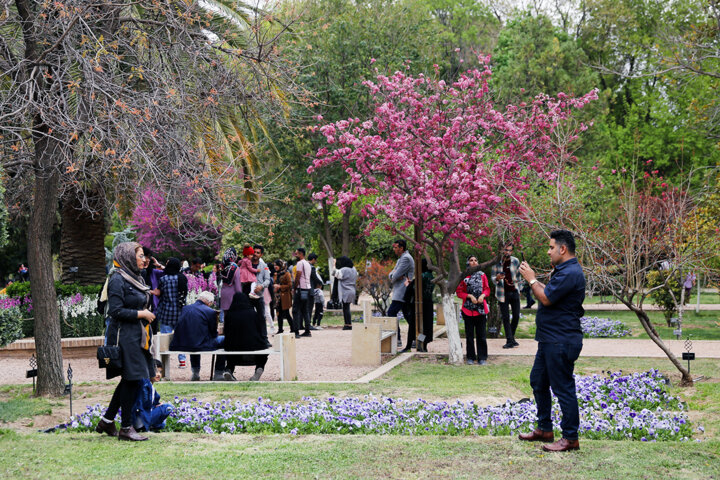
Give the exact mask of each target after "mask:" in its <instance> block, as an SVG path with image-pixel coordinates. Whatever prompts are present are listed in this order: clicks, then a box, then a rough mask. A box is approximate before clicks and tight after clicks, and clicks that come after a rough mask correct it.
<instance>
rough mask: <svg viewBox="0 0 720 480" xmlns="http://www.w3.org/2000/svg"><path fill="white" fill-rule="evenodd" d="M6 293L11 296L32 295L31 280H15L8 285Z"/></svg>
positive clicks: (23, 296) (22, 296)
mask: <svg viewBox="0 0 720 480" xmlns="http://www.w3.org/2000/svg"><path fill="white" fill-rule="evenodd" d="M5 294H6V295H7V296H8V297H11V298H25V297H27V296H29V295H30V282H15V283H13V284H12V285H8V286H7V290H5Z"/></svg>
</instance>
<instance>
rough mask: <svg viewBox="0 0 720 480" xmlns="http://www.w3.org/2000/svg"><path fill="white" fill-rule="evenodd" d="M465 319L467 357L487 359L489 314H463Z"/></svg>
mask: <svg viewBox="0 0 720 480" xmlns="http://www.w3.org/2000/svg"><path fill="white" fill-rule="evenodd" d="M462 318H463V320H465V341H466V342H467V358H468V360H478V361H479V360H487V357H488V349H487V315H477V316H474V317H471V316H470V315H466V314H465V313H463V314H462ZM476 344H477V355H476V354H475V346H476Z"/></svg>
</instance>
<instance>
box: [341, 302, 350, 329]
mask: <svg viewBox="0 0 720 480" xmlns="http://www.w3.org/2000/svg"><path fill="white" fill-rule="evenodd" d="M342 311H343V320H344V322H345V325H350V324H352V317H351V316H350V304H349V303H348V302H342Z"/></svg>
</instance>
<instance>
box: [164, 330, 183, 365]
mask: <svg viewBox="0 0 720 480" xmlns="http://www.w3.org/2000/svg"><path fill="white" fill-rule="evenodd" d="M173 331H174V328H173V327H171V326H170V325H165V324H163V323H161V324H160V333H172V332H173ZM186 358H187V357H186V356H185V354H183V353H181V354H180V355H178V361H180V362H184V361H185V359H186Z"/></svg>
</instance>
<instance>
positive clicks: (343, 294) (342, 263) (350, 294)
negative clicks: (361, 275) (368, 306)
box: [331, 256, 358, 330]
mask: <svg viewBox="0 0 720 480" xmlns="http://www.w3.org/2000/svg"><path fill="white" fill-rule="evenodd" d="M331 273H332V276H333V277H335V278H337V279H338V297H339V299H340V301H341V302H342V311H343V319H344V321H345V325H344V326H343V330H352V323H351V322H352V318H351V317H350V304H351V303H353V302H354V301H355V282H356V281H357V277H358V273H357V270H355V266H354V265H353V262H352V260H350V259H349V258H348V257H345V256H343V257H340V258H338V259H337V260H336V261H335V266H334V269H333V271H332V272H331Z"/></svg>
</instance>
